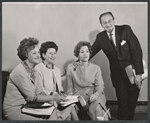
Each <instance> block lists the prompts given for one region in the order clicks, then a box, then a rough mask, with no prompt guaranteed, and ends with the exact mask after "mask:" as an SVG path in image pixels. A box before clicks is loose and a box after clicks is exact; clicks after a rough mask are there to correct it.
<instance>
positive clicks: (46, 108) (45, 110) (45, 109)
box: [22, 103, 55, 115]
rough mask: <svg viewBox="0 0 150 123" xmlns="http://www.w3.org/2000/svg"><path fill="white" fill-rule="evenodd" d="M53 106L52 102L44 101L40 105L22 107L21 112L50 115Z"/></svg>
mask: <svg viewBox="0 0 150 123" xmlns="http://www.w3.org/2000/svg"><path fill="white" fill-rule="evenodd" d="M54 109H55V107H54V106H53V104H49V103H44V104H43V105H41V106H40V107H37V108H35V107H34V108H30V107H26V106H25V107H23V108H22V112H23V113H27V114H34V115H51V114H52V112H53V110H54Z"/></svg>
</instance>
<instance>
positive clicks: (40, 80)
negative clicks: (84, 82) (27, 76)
mask: <svg viewBox="0 0 150 123" xmlns="http://www.w3.org/2000/svg"><path fill="white" fill-rule="evenodd" d="M35 71H36V72H35V82H36V83H37V85H38V86H37V91H36V92H37V93H38V92H39V91H40V90H41V89H42V90H43V91H44V92H45V93H46V95H49V94H50V93H51V92H50V91H48V90H46V89H45V88H44V86H43V81H44V80H43V76H42V74H41V73H40V72H39V71H38V70H37V69H35Z"/></svg>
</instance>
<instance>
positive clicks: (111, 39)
mask: <svg viewBox="0 0 150 123" xmlns="http://www.w3.org/2000/svg"><path fill="white" fill-rule="evenodd" d="M112 35H113V34H112V33H109V40H110V41H111V43H112V44H113V46H114V48H115V50H116V45H115V43H114V41H113V37H112Z"/></svg>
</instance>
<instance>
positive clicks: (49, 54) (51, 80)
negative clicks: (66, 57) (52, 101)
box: [35, 41, 78, 120]
mask: <svg viewBox="0 0 150 123" xmlns="http://www.w3.org/2000/svg"><path fill="white" fill-rule="evenodd" d="M57 51H58V46H57V45H56V44H55V42H53V41H46V42H44V43H42V44H41V47H40V54H41V58H42V62H41V63H40V64H38V65H36V67H35V70H36V72H37V76H36V77H37V80H38V83H40V84H41V86H42V87H43V90H44V92H45V93H46V94H47V95H62V96H66V95H65V92H64V90H63V87H62V83H61V75H60V70H59V68H58V67H57V66H56V65H55V60H56V58H57V57H56V56H57ZM59 106H60V105H59ZM59 106H58V110H57V113H58V114H57V115H59V117H58V120H59V118H61V120H71V119H72V120H78V116H77V114H76V111H75V108H74V104H72V105H70V106H68V107H65V108H63V110H62V109H61V110H60V108H59ZM70 118H71V119H70Z"/></svg>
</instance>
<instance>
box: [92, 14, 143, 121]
mask: <svg viewBox="0 0 150 123" xmlns="http://www.w3.org/2000/svg"><path fill="white" fill-rule="evenodd" d="M114 20H115V18H114V16H113V14H112V13H111V12H106V13H103V14H101V15H100V17H99V21H100V24H101V26H102V27H103V28H104V31H102V32H100V33H99V34H97V37H96V40H95V42H94V44H93V46H92V55H91V58H92V57H93V56H95V55H96V54H97V53H98V52H99V51H100V50H103V52H104V53H105V55H106V56H107V58H108V60H109V63H110V71H111V80H112V84H113V86H114V88H115V90H116V96H117V99H118V119H119V120H133V118H134V113H135V108H136V103H137V99H138V96H139V91H140V86H141V82H142V78H141V75H142V74H143V73H144V72H143V64H142V60H143V56H142V49H141V46H140V43H139V41H138V39H137V37H136V36H135V34H134V33H133V31H132V29H131V27H130V26H128V25H121V26H116V25H114ZM131 64H133V65H134V68H135V72H136V76H135V83H134V84H131V83H130V81H129V79H128V76H127V74H126V71H125V68H126V67H127V66H128V65H131Z"/></svg>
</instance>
